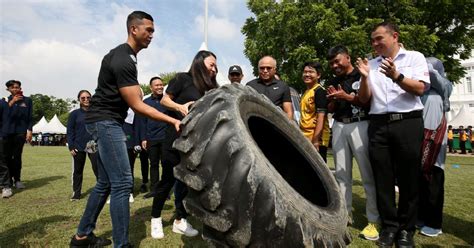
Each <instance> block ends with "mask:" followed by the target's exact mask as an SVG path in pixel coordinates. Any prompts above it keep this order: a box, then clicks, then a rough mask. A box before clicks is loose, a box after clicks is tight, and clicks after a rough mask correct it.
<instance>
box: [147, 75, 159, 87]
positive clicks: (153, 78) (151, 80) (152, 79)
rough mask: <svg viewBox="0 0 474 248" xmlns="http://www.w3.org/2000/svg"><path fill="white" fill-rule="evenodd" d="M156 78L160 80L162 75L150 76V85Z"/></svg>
mask: <svg viewBox="0 0 474 248" xmlns="http://www.w3.org/2000/svg"><path fill="white" fill-rule="evenodd" d="M155 79H159V80H161V78H160V77H158V76H154V77H152V78H150V85H151V83H152V82H153V81H155Z"/></svg>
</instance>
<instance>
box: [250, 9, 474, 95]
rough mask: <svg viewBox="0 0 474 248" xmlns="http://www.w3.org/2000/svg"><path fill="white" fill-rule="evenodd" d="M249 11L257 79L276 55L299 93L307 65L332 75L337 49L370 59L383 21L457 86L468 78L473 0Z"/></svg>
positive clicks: (406, 44)
mask: <svg viewBox="0 0 474 248" xmlns="http://www.w3.org/2000/svg"><path fill="white" fill-rule="evenodd" d="M248 8H249V9H250V11H252V12H253V13H254V14H255V17H250V18H248V19H247V20H246V23H245V25H244V26H243V28H242V32H243V34H244V35H246V39H245V50H244V53H245V55H246V56H247V58H249V60H250V62H251V63H252V65H253V66H254V74H255V75H257V74H258V73H257V64H258V60H259V59H260V58H261V57H262V56H263V55H271V56H273V57H274V58H275V59H276V60H277V67H278V70H279V72H280V73H281V75H282V77H283V79H284V80H285V81H287V82H288V83H289V84H290V85H292V86H294V87H296V88H299V89H302V88H304V85H303V83H302V80H301V66H302V64H303V63H304V62H306V61H310V60H316V61H319V62H320V63H322V64H323V68H324V70H325V71H324V73H323V77H324V78H328V77H329V75H331V73H330V72H329V68H328V66H327V60H326V54H327V51H328V49H329V48H330V47H332V46H334V45H337V44H342V45H345V46H347V47H348V48H349V50H350V52H351V55H352V61H355V58H357V57H365V56H366V55H367V54H370V53H371V52H372V48H371V47H370V42H369V40H370V31H371V29H372V27H373V26H374V24H376V23H379V22H381V21H383V20H391V21H393V22H395V23H397V24H398V25H399V27H400V31H401V42H402V43H403V44H404V46H405V47H406V48H407V49H411V50H417V51H420V52H422V53H423V54H424V55H425V56H427V57H428V56H435V57H437V58H439V59H441V60H442V61H443V62H444V65H445V67H446V71H447V72H448V77H449V78H450V79H451V80H452V81H454V82H455V81H458V80H459V79H461V78H462V77H463V75H464V73H465V72H464V70H463V68H462V67H461V66H460V59H466V58H468V57H469V54H470V52H471V50H472V49H473V47H474V39H473V34H474V31H473V30H472V24H473V17H472V9H474V3H473V2H472V1H429V2H428V1H404V0H398V1H389V0H385V1H379V0H369V1H356V0H340V1H332V0H325V1H309V0H299V1H294V0H293V1H290V0H282V1H279V3H277V2H276V1H274V0H249V1H248ZM455 54H458V55H459V58H455V57H454V55H455Z"/></svg>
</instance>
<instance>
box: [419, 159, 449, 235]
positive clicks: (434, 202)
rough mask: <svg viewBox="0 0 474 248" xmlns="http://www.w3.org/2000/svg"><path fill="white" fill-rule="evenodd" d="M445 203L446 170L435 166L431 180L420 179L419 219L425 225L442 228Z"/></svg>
mask: <svg viewBox="0 0 474 248" xmlns="http://www.w3.org/2000/svg"><path fill="white" fill-rule="evenodd" d="M443 205H444V170H443V169H441V168H439V167H436V166H434V167H433V174H432V177H431V180H428V179H426V177H424V176H422V177H421V180H420V204H419V209H418V219H419V220H420V221H422V222H423V223H424V224H425V226H429V227H432V228H436V229H441V225H442V222H443Z"/></svg>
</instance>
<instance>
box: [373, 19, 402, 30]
mask: <svg viewBox="0 0 474 248" xmlns="http://www.w3.org/2000/svg"><path fill="white" fill-rule="evenodd" d="M379 27H384V28H385V29H387V30H388V31H390V33H393V32H397V33H400V29H399V28H398V26H397V24H395V23H393V22H391V21H383V22H381V23H379V24H376V25H375V26H374V28H372V31H371V33H373V32H374V31H375V30H376V29H377V28H379Z"/></svg>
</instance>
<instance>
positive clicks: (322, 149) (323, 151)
mask: <svg viewBox="0 0 474 248" xmlns="http://www.w3.org/2000/svg"><path fill="white" fill-rule="evenodd" d="M319 155H321V157H322V158H323V160H324V162H326V163H327V162H328V160H327V156H328V147H327V146H319Z"/></svg>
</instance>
